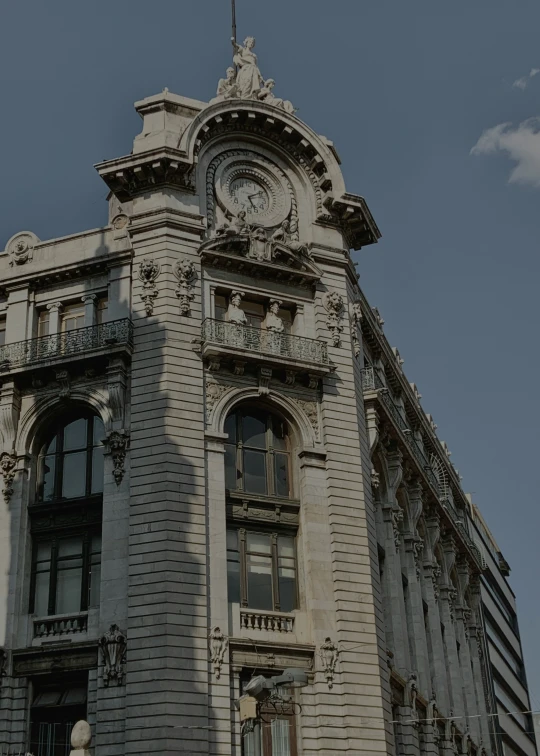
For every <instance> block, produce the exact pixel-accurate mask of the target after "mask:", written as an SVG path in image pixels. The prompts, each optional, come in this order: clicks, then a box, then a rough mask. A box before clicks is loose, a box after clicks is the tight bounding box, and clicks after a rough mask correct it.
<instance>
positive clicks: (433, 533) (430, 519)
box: [425, 508, 441, 558]
mask: <svg viewBox="0 0 540 756" xmlns="http://www.w3.org/2000/svg"><path fill="white" fill-rule="evenodd" d="M425 523H426V530H427V535H428V543H429V549H430V555H433V554H434V553H435V548H436V547H437V544H438V543H439V541H440V538H441V518H440V515H439V513H438V512H437V511H436V510H435V509H434V508H430V509H429V511H428V512H427V515H426V517H425ZM430 558H431V557H430Z"/></svg>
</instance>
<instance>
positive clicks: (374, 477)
mask: <svg viewBox="0 0 540 756" xmlns="http://www.w3.org/2000/svg"><path fill="white" fill-rule="evenodd" d="M370 481H371V488H372V489H374V490H377V488H379V486H380V485H381V476H380V475H379V473H378V472H377V470H376V469H375V468H374V467H372V468H371V478H370Z"/></svg>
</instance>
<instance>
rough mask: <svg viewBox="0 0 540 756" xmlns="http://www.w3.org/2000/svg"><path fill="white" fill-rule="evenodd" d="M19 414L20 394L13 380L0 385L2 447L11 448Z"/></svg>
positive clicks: (13, 444)
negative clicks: (0, 392)
mask: <svg viewBox="0 0 540 756" xmlns="http://www.w3.org/2000/svg"><path fill="white" fill-rule="evenodd" d="M20 414H21V395H20V392H19V391H18V389H17V387H16V386H15V383H14V382H13V381H6V382H5V383H4V385H3V386H2V395H1V399H0V430H1V432H2V439H3V446H4V449H9V450H13V449H14V448H15V439H16V437H17V428H18V426H19V416H20Z"/></svg>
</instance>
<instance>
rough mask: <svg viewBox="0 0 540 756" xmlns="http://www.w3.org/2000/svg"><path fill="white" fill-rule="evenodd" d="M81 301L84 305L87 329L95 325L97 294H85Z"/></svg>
mask: <svg viewBox="0 0 540 756" xmlns="http://www.w3.org/2000/svg"><path fill="white" fill-rule="evenodd" d="M81 301H82V302H83V303H84V325H85V326H86V327H88V326H93V325H95V324H96V302H97V296H96V295H95V294H85V295H84V296H83V297H81Z"/></svg>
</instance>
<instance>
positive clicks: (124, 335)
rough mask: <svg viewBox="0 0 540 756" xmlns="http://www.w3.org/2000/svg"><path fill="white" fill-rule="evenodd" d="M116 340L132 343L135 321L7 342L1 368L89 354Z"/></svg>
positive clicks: (0, 358) (1, 351) (2, 349)
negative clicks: (11, 342)
mask: <svg viewBox="0 0 540 756" xmlns="http://www.w3.org/2000/svg"><path fill="white" fill-rule="evenodd" d="M114 344H119V345H125V346H132V344H133V324H132V322H131V320H129V318H123V319H122V320H111V321H110V322H109V323H100V324H99V325H93V326H86V327H85V328H76V329H74V330H73V331H65V332H64V333H54V334H51V335H50V336H39V337H38V338H36V339H26V341H16V342H14V343H13V344H6V345H5V346H2V347H0V372H7V371H9V370H11V369H13V368H20V367H26V366H31V365H38V364H39V363H40V362H47V361H49V360H55V359H58V358H61V357H71V356H73V355H77V354H81V355H82V354H87V353H88V352H93V351H96V350H98V349H103V348H104V347H107V346H112V345H114Z"/></svg>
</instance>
